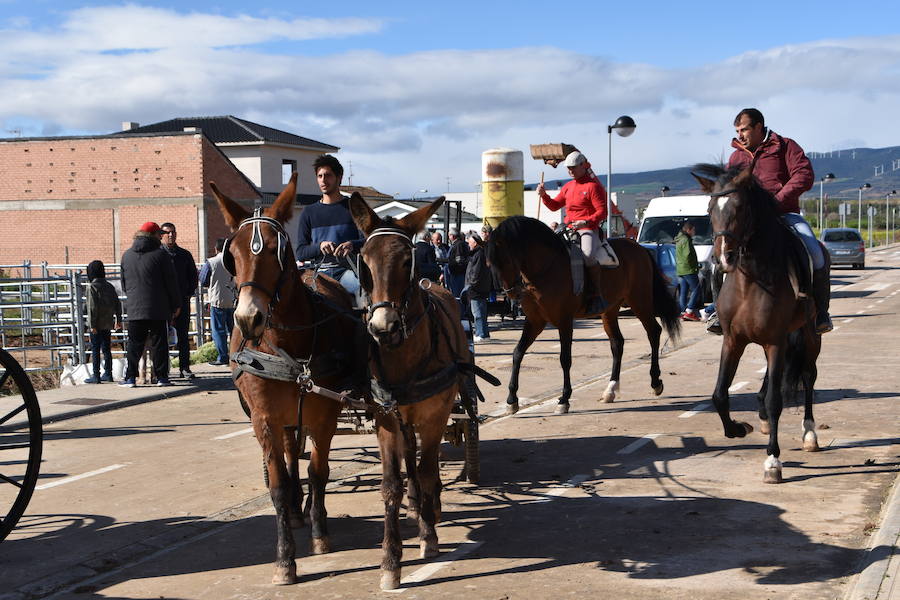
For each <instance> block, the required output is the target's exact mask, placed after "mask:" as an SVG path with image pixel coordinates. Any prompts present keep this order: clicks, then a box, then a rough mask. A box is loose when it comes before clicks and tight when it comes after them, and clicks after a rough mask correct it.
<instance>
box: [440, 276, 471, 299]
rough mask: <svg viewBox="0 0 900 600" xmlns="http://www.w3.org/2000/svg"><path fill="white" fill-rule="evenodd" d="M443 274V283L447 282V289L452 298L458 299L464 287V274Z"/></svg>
mask: <svg viewBox="0 0 900 600" xmlns="http://www.w3.org/2000/svg"><path fill="white" fill-rule="evenodd" d="M445 273H446V274H445V275H444V281H446V282H447V288H448V289H449V290H450V291H451V292H452V293H453V297H454V298H459V297H460V296H461V295H462V291H463V288H464V287H466V274H465V273H456V274H454V273H450V272H449V271H446V272H445Z"/></svg>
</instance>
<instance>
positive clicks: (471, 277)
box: [465, 231, 491, 342]
mask: <svg viewBox="0 0 900 600" xmlns="http://www.w3.org/2000/svg"><path fill="white" fill-rule="evenodd" d="M466 242H468V244H469V265H468V267H466V287H465V289H466V294H467V295H468V297H469V305H470V306H471V308H472V318H473V319H474V321H475V336H474V340H475V341H476V342H483V341H485V340H489V339H490V338H491V334H490V332H489V331H488V321H487V317H488V314H487V313H488V308H487V299H488V297H489V296H490V295H491V271H490V269H489V268H488V266H487V262H486V260H485V256H484V242H483V241H482V240H481V236H479V235H478V234H477V233H475V232H474V231H470V232H469V234H468V235H467V236H466Z"/></svg>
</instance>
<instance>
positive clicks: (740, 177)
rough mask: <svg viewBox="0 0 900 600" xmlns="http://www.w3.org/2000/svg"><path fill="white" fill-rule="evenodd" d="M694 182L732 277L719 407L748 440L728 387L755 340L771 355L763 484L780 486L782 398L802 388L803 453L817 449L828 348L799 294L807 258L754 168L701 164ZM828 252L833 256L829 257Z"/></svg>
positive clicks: (728, 427) (734, 432)
mask: <svg viewBox="0 0 900 600" xmlns="http://www.w3.org/2000/svg"><path fill="white" fill-rule="evenodd" d="M694 177H696V178H697V180H698V181H699V182H700V185H701V186H702V187H703V190H704V191H705V192H706V193H708V194H709V195H710V202H709V217H710V221H711V222H712V227H713V238H714V239H713V252H714V253H715V256H716V258H717V260H718V262H719V266H720V268H721V269H722V271H723V272H724V273H725V274H726V277H725V281H724V282H723V284H722V289H721V290H720V291H719V296H718V298H717V299H716V310H717V311H718V314H719V319H720V322H721V323H722V333H723V335H724V338H723V340H722V354H721V358H720V360H719V376H718V379H717V380H716V389H715V391H714V392H713V403H714V404H715V406H716V410H717V411H718V413H719V417H720V418H721V419H722V425H723V426H724V429H725V435H726V437H730V438H733V437H744V436H745V435H747V434H748V433H750V432H751V431H753V427H752V426H750V424H748V423H743V422H738V421H734V420H732V418H731V415H730V412H729V411H730V408H729V401H728V388H729V387H730V386H731V382H732V380H733V379H734V375H735V372H736V371H737V367H738V363H739V362H740V359H741V355H742V354H743V353H744V349H745V348H746V347H747V344H749V343H755V344H759V345H760V346H762V347H763V349H764V350H765V353H766V360H767V371H766V376H765V379H764V381H763V386H762V389H761V390H760V392H759V394H758V395H757V398H758V401H759V419H760V422H761V429H762V432H763V433H767V434H768V435H769V443H768V446H767V448H766V450H767V454H768V457H767V458H766V461H765V464H764V473H763V481H765V482H766V483H781V481H782V464H781V461H780V460H779V456H780V455H781V449H780V448H779V446H778V419H779V417H780V416H781V410H782V407H783V403H784V397H785V396H790V395H792V394H793V393H794V392H795V391H796V390H797V389H798V387H799V384H800V383H802V384H803V387H804V416H803V449H804V450H806V451H808V452H814V451H816V450H818V449H819V445H818V440H817V439H816V424H815V421H814V419H813V411H812V404H813V399H814V391H813V390H814V387H815V383H816V376H817V370H816V359H817V358H818V356H819V351H820V349H821V346H822V338H821V336H819V335H817V334H816V333H815V316H816V308H815V303H814V302H813V301H812V298H809V297H805V294H801V293H798V290H799V288H800V287H802V286H801V285H800V284H799V283H798V282H800V281H802V280H803V278H804V275H803V273H804V272H805V270H804V268H803V267H802V266H801V265H802V261H806V260H808V259H807V258H806V252H805V250H803V248H802V242H801V241H800V240H799V239H798V238H797V237H796V236H795V235H794V234H793V233H792V232H791V231H790V230H789V229H788V227H787V226H786V225H785V224H784V223H783V222H782V220H781V219H780V218H779V212H778V208H777V204H776V201H775V198H774V197H773V196H772V195H771V194H770V193H769V192H767V191H766V190H764V189H763V188H762V187H760V186H759V184H758V182H757V181H756V180H755V179H754V178H753V177H752V176H751V173H750V170H749V169H745V170H743V171H742V170H740V169H731V170H725V169H723V168H722V167H720V166H717V165H697V166H696V167H694ZM823 253H824V254H825V256H826V261H827V257H828V252H824V248H823Z"/></svg>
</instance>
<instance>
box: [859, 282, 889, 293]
mask: <svg viewBox="0 0 900 600" xmlns="http://www.w3.org/2000/svg"><path fill="white" fill-rule="evenodd" d="M889 287H891V284H890V283H874V284H872V285H870V286H869V287H867V288H866V289H864V290H863V291H864V292H880V291H881V290H884V289H887V288H889Z"/></svg>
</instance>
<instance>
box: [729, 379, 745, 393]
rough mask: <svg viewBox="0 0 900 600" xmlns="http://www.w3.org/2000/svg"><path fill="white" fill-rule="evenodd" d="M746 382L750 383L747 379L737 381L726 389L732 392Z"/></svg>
mask: <svg viewBox="0 0 900 600" xmlns="http://www.w3.org/2000/svg"><path fill="white" fill-rule="evenodd" d="M748 383H750V382H749V381H738V382H737V383H735V384H734V385H732V386H731V387H730V388H728V391H729V392H730V393H732V394H733V393H735V392H736V391H738V390H740V389H741V388H742V387H744V386H746V385H747V384H748Z"/></svg>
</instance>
